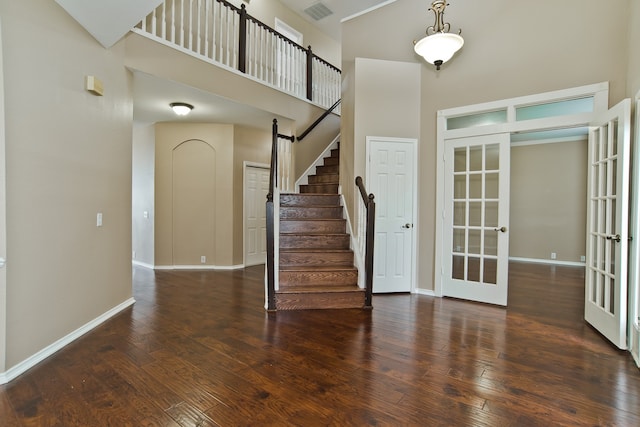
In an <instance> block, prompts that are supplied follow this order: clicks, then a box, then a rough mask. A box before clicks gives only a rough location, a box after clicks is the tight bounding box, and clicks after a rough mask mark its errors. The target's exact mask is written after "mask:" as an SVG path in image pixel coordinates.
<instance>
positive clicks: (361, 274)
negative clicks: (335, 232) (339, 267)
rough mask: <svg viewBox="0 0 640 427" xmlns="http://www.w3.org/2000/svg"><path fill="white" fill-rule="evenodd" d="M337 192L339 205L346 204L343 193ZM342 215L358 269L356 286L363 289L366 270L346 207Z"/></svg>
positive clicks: (365, 285)
mask: <svg viewBox="0 0 640 427" xmlns="http://www.w3.org/2000/svg"><path fill="white" fill-rule="evenodd" d="M339 194H340V204H341V206H347V202H346V200H345V198H344V194H342V192H339ZM342 216H343V218H344V219H346V220H347V233H349V241H350V243H349V245H350V249H351V250H352V251H353V261H354V262H353V263H354V265H355V267H356V268H357V269H358V287H359V288H362V289H365V288H366V287H367V284H366V282H365V277H364V273H365V272H366V269H365V266H364V254H362V252H360V245H359V244H358V240H357V239H356V237H355V236H354V233H353V227H352V226H351V217H350V216H349V210H348V209H346V208H345V209H342Z"/></svg>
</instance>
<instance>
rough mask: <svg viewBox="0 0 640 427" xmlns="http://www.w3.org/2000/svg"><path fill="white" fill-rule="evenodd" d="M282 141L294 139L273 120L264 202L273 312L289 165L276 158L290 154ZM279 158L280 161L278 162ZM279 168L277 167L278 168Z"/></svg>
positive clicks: (268, 305) (269, 298) (268, 306)
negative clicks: (282, 196)
mask: <svg viewBox="0 0 640 427" xmlns="http://www.w3.org/2000/svg"><path fill="white" fill-rule="evenodd" d="M281 139H284V140H287V141H291V142H293V141H294V140H295V137H294V136H293V135H292V136H289V135H282V134H280V133H278V120H277V119H273V125H272V127H271V169H270V171H269V192H268V193H267V202H266V221H267V224H266V225H267V271H266V282H267V283H266V287H267V292H266V294H267V295H266V297H267V301H266V309H267V310H268V311H275V309H276V290H277V283H278V265H279V264H280V251H279V246H280V245H279V242H278V241H277V240H278V235H279V229H280V224H279V211H280V189H281V188H283V187H284V188H286V187H287V186H288V185H290V184H288V181H289V180H288V176H287V175H283V174H282V173H281V172H279V171H282V169H284V167H282V166H286V167H288V165H286V163H287V162H288V163H290V158H289V159H285V160H286V162H285V163H284V165H283V164H282V159H281V157H282V156H278V152H279V151H284V152H285V153H287V152H288V153H290V152H291V151H290V150H289V144H287V146H286V147H282V148H281V147H280V143H279V142H280V140H281ZM279 158H280V160H279ZM279 165H280V166H281V167H278V166H279Z"/></svg>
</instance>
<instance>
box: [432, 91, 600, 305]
mask: <svg viewBox="0 0 640 427" xmlns="http://www.w3.org/2000/svg"><path fill="white" fill-rule="evenodd" d="M582 96H593V98H594V102H593V109H594V111H593V113H588V114H585V113H583V114H572V115H566V116H557V117H550V118H545V119H537V120H523V121H520V122H516V121H515V115H516V114H515V108H516V107H517V106H518V107H519V106H526V105H532V104H538V103H545V102H554V101H562V100H568V99H575V98H579V97H582ZM608 104H609V82H601V83H596V84H592V85H587V86H580V87H575V88H569V89H563V90H558V91H552V92H544V93H539V94H535V95H528V96H521V97H517V98H510V99H503V100H498V101H492V102H486V103H482V104H474V105H466V106H463V107H456V108H449V109H445V110H439V111H438V112H437V116H436V121H437V131H436V210H435V211H436V230H435V263H434V291H435V294H436V295H437V296H442V280H443V274H444V264H443V263H444V260H443V247H444V234H443V233H444V230H443V227H444V207H445V203H444V182H445V179H444V173H445V171H444V155H445V140H447V139H453V138H462V137H469V136H478V135H487V134H496V133H513V132H525V131H536V130H547V129H554V128H563V127H575V126H589V125H590V123H591V121H592V119H593V117H595V116H596V115H597V114H599V113H601V112H604V111H606V110H607V109H608ZM505 108H506V109H507V120H508V123H503V124H499V125H492V126H477V127H471V128H465V129H456V130H447V119H448V118H449V117H458V116H464V115H468V114H476V113H481V112H488V111H495V110H501V109H505Z"/></svg>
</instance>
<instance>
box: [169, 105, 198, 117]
mask: <svg viewBox="0 0 640 427" xmlns="http://www.w3.org/2000/svg"><path fill="white" fill-rule="evenodd" d="M169 106H170V107H171V109H172V110H173V112H174V113H176V114H177V115H178V116H186V115H187V114H189V113H190V112H191V110H193V105H191V104H186V103H184V102H172V103H171V104H169Z"/></svg>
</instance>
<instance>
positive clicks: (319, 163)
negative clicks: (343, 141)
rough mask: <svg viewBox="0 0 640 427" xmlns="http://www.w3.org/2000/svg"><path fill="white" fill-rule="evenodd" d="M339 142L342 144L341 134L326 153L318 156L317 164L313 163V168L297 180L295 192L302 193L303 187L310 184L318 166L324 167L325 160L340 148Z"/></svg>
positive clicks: (328, 147)
mask: <svg viewBox="0 0 640 427" xmlns="http://www.w3.org/2000/svg"><path fill="white" fill-rule="evenodd" d="M338 142H340V134H338V136H336V137H335V138H334V139H333V141H331V143H330V144H329V145H328V146H327V148H325V149H324V151H323V152H322V153H320V154H319V155H318V157H317V158H316V160H315V162H313V163H312V164H311V166H309V167H308V168H307V170H305V171H304V172H303V173H302V175H300V178H298V179H297V180H296V183H295V186H294V188H295V190H294V191H295V192H296V193H299V192H300V186H301V185H306V184H308V183H309V175H313V174H314V173H315V171H316V166H322V165H323V164H324V158H325V157H329V156H330V155H331V150H334V149H336V148H338Z"/></svg>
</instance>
